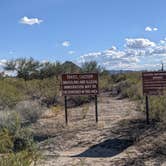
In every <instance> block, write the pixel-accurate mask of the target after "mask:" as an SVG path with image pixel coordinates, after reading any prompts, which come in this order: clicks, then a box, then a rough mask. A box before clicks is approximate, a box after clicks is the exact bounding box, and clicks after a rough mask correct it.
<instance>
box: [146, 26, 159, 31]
mask: <svg viewBox="0 0 166 166" xmlns="http://www.w3.org/2000/svg"><path fill="white" fill-rule="evenodd" d="M145 31H147V32H152V31H158V28H157V27H150V26H147V27H146V28H145Z"/></svg>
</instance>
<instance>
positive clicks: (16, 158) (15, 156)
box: [0, 150, 40, 166]
mask: <svg viewBox="0 0 166 166" xmlns="http://www.w3.org/2000/svg"><path fill="white" fill-rule="evenodd" d="M39 157H40V155H39V154H38V153H36V152H35V151H34V152H33V151H28V150H24V151H21V152H18V153H9V154H6V155H3V156H1V157H0V165H2V166H30V165H32V166H33V165H36V162H37V160H38V159H39Z"/></svg>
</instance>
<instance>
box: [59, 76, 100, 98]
mask: <svg viewBox="0 0 166 166" xmlns="http://www.w3.org/2000/svg"><path fill="white" fill-rule="evenodd" d="M67 75H70V76H72V75H75V76H85V75H93V77H94V76H95V77H96V79H76V80H77V81H83V80H85V81H88V80H95V81H97V83H96V84H95V83H93V84H88V83H87V84H86V83H85V84H83V83H81V84H79V83H77V84H66V86H70V85H80V86H81V85H82V86H85V85H86V86H88V85H96V88H87V89H85V88H80V89H79V88H78V89H69V90H73V91H75V90H80V91H81V90H83V91H84V90H96V91H97V93H75V94H74V93H71V94H64V89H63V86H64V85H63V81H64V80H63V77H65V76H67ZM76 80H75V79H72V81H76ZM66 81H68V80H66ZM61 90H62V96H94V95H99V74H98V73H67V74H62V75H61ZM66 91H67V90H66Z"/></svg>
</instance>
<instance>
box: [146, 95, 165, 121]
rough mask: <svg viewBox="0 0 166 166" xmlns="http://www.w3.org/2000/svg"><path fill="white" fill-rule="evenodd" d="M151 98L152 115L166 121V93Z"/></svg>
mask: <svg viewBox="0 0 166 166" xmlns="http://www.w3.org/2000/svg"><path fill="white" fill-rule="evenodd" d="M149 98H150V101H149V104H150V111H151V117H152V118H153V119H156V120H159V121H163V122H166V95H164V96H150V97H149Z"/></svg>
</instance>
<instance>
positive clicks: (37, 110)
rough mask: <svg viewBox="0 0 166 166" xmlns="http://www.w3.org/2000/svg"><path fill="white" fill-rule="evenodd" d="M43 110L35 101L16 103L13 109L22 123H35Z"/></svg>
mask: <svg viewBox="0 0 166 166" xmlns="http://www.w3.org/2000/svg"><path fill="white" fill-rule="evenodd" d="M43 109H44V108H42V107H41V105H40V104H39V103H37V102H35V101H23V102H20V103H18V104H17V105H16V107H15V110H16V112H17V113H18V114H19V115H20V118H21V121H22V123H35V122H36V121H37V120H38V119H39V118H40V117H41V115H42V113H43Z"/></svg>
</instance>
